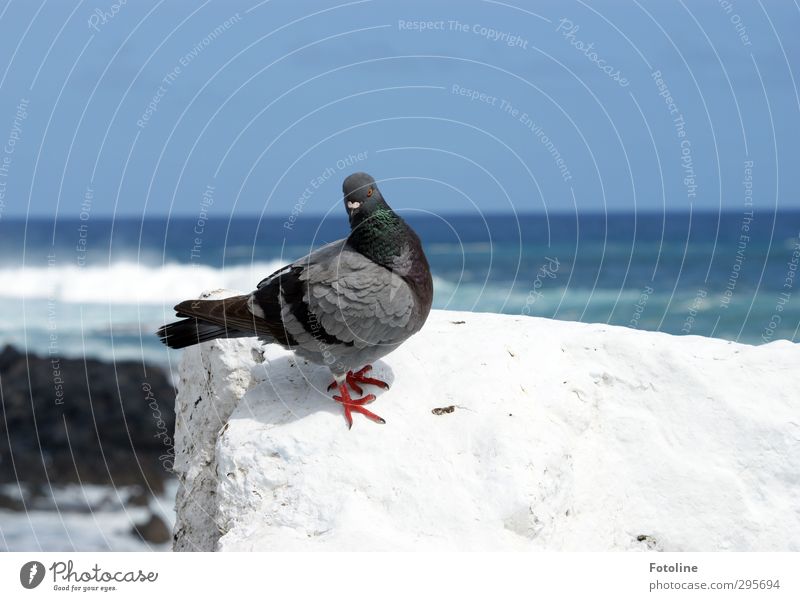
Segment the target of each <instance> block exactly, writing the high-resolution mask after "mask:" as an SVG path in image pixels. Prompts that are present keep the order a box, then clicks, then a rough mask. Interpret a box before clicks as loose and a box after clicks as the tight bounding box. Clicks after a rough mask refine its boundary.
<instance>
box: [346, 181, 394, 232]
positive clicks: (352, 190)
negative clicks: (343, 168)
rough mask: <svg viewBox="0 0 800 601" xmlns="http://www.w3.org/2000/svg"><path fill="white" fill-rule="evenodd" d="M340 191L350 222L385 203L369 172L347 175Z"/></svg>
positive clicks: (359, 218)
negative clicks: (342, 194) (342, 193)
mask: <svg viewBox="0 0 800 601" xmlns="http://www.w3.org/2000/svg"><path fill="white" fill-rule="evenodd" d="M342 192H344V208H345V209H347V215H348V216H349V217H350V223H353V221H354V220H356V221H360V220H361V219H362V218H364V217H366V216H368V215H370V214H371V213H372V212H373V211H374V210H375V209H376V208H378V207H380V206H383V205H384V204H385V203H384V200H383V196H381V191H380V190H378V185H377V184H376V183H375V180H374V179H373V178H372V176H371V175H370V174H369V173H363V172H358V173H353V174H352V175H348V176H347V178H346V179H345V180H344V183H343V184H342Z"/></svg>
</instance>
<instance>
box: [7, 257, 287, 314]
mask: <svg viewBox="0 0 800 601" xmlns="http://www.w3.org/2000/svg"><path fill="white" fill-rule="evenodd" d="M282 264H283V263H282V262H281V261H268V262H263V263H253V264H252V265H236V266H230V267H224V268H215V267H209V266H206V265H191V264H178V263H169V264H166V265H159V266H151V265H143V264H138V263H117V264H114V265H106V266H102V267H101V266H90V267H77V266H72V265H70V266H66V267H61V266H58V267H52V268H50V267H41V266H37V267H3V268H0V297H6V298H26V299H53V300H55V301H63V302H69V303H112V304H131V305H137V304H146V305H150V304H157V305H160V304H163V303H174V302H178V301H181V300H185V299H187V298H193V297H196V296H197V295H198V294H200V293H201V292H203V291H205V290H211V289H214V288H228V289H231V290H243V291H246V290H253V289H254V288H255V287H256V284H258V282H259V281H261V279H263V278H264V277H265V276H267V275H269V274H270V273H272V272H273V271H275V270H276V269H278V268H280V267H281V266H282Z"/></svg>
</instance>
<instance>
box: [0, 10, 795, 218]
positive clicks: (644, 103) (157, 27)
mask: <svg viewBox="0 0 800 601" xmlns="http://www.w3.org/2000/svg"><path fill="white" fill-rule="evenodd" d="M798 31H800V9H798V6H797V4H796V3H795V2H789V1H777V0H772V1H764V0H762V1H758V0H756V1H744V0H730V1H727V0H720V1H714V0H707V1H702V2H695V1H692V2H690V1H688V0H683V1H681V0H677V1H673V0H667V1H664V0H640V1H638V2H637V1H635V0H630V1H622V0H615V1H611V0H605V1H598V2H580V1H578V2H571V1H558V2H555V1H552V2H523V1H522V0H509V1H508V2H499V1H477V0H459V1H458V2H455V1H454V2H432V1H430V0H427V1H410V2H406V1H404V2H391V1H389V0H363V1H350V2H297V1H294V0H271V1H266V2H262V1H259V0H248V1H231V0H225V1H222V0H212V1H209V2H200V1H199V0H198V1H195V2H188V1H184V2H176V1H154V0H135V1H134V0H129V1H128V2H127V3H125V2H123V1H122V0H116V1H115V2H112V1H111V0H105V1H101V0H92V1H86V2H78V1H77V0H74V1H66V0H65V1H59V2H47V3H39V2H35V1H32V0H11V1H8V0H2V3H1V4H0V56H3V62H2V63H0V143H2V144H3V150H2V151H1V152H0V219H2V218H10V217H19V216H24V215H26V214H31V215H52V214H53V213H54V212H56V211H57V213H58V215H59V216H60V217H64V218H78V217H79V216H80V214H81V211H82V210H83V211H85V212H86V211H90V212H91V214H92V215H112V214H117V215H133V216H141V215H142V214H145V215H148V216H151V215H152V216H158V215H165V214H167V213H172V214H180V215H187V216H195V215H197V214H198V213H201V212H206V213H208V214H209V215H223V216H228V215H231V214H234V215H247V214H261V213H262V211H263V212H264V214H265V215H267V216H276V217H284V216H287V215H288V214H290V213H291V211H292V210H293V209H294V210H295V212H297V213H302V214H304V215H313V214H319V213H325V212H327V211H329V210H340V204H339V203H340V198H341V181H342V179H343V178H344V177H345V176H346V175H347V174H348V173H350V172H352V171H358V170H364V171H368V172H370V173H371V174H373V175H374V176H375V177H376V178H377V179H378V180H379V181H382V182H383V183H382V184H381V186H382V189H383V190H384V193H385V195H386V196H387V198H388V199H389V200H390V201H391V202H392V204H393V205H394V206H396V207H401V208H414V209H416V210H422V211H431V212H434V213H437V212H455V211H459V212H467V213H473V212H476V211H492V212H507V211H512V210H516V211H542V210H545V209H546V210H548V211H573V210H575V209H577V210H601V211H602V210H604V209H608V210H634V209H636V210H644V209H646V210H663V209H664V208H667V209H669V210H685V209H688V208H689V207H693V208H695V209H711V210H717V209H719V208H724V209H726V210H732V211H740V210H743V209H744V208H746V207H747V203H748V202H751V203H752V205H753V206H754V208H756V209H773V208H775V207H776V206H777V207H781V208H798V207H800V198H799V195H798V170H799V169H798V159H800V153H799V152H798V150H799V149H798V145H800V98H799V96H798V87H797V84H798V82H800V72H798V64H799V62H800V61H799V59H800V36H798V34H797V32H798Z"/></svg>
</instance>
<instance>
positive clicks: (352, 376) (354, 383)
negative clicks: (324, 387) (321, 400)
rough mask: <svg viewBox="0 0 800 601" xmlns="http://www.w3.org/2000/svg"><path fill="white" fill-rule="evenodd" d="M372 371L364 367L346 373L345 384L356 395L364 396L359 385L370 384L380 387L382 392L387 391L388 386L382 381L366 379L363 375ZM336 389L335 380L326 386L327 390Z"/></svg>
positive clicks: (366, 366) (367, 366)
mask: <svg viewBox="0 0 800 601" xmlns="http://www.w3.org/2000/svg"><path fill="white" fill-rule="evenodd" d="M371 369H372V366H371V365H365V366H364V367H362V368H361V369H359V370H358V371H357V372H352V371H348V372H347V376H346V378H347V384H348V385H349V386H350V388H352V389H353V390H354V391H355V392H356V393H357V394H364V391H363V390H362V389H361V386H359V384H372V385H373V386H380V387H381V388H383V389H384V390H389V385H388V384H387V383H386V382H384V381H383V380H378V379H376V378H368V377H366V376H365V375H364V374H365V373H367V372H368V371H370V370H371ZM334 388H336V380H334V381H333V382H331V383H330V385H329V386H328V390H333V389H334Z"/></svg>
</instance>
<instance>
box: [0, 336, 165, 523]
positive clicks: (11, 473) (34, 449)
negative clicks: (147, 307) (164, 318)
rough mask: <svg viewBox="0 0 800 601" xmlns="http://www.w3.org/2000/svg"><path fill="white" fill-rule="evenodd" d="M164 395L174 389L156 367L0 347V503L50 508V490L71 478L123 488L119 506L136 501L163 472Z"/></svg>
mask: <svg viewBox="0 0 800 601" xmlns="http://www.w3.org/2000/svg"><path fill="white" fill-rule="evenodd" d="M174 403H175V389H174V388H173V386H172V384H171V382H170V380H169V378H168V376H167V374H166V373H165V372H164V371H163V370H162V369H161V368H160V367H158V366H155V365H148V364H143V363H139V362H135V361H118V362H116V363H110V362H105V361H101V360H97V359H83V358H80V359H69V358H61V357H42V356H39V355H36V354H32V353H25V352H23V351H20V350H18V349H16V348H14V347H11V346H5V347H4V348H3V349H2V350H1V351H0V414H2V420H0V508H2V509H6V510H18V511H23V510H25V509H26V508H27V509H30V508H36V507H48V506H53V505H54V503H53V502H51V501H53V499H49V497H50V496H51V492H52V491H53V488H54V487H55V488H59V487H63V486H69V485H74V484H78V485H80V486H82V487H85V486H87V485H105V486H108V487H111V488H112V489H117V490H124V491H125V494H124V495H122V497H121V498H122V501H123V503H125V504H126V505H127V504H128V503H130V504H131V505H136V504H138V505H139V506H141V505H142V504H146V503H147V500H148V499H150V498H152V497H153V496H154V495H158V494H160V493H162V492H163V491H164V488H165V484H166V483H167V482H168V480H169V479H171V478H172V474H171V472H172V467H173V462H174V447H173V436H174V431H175V413H174ZM55 509H59V508H58V507H57V503H55V506H54V507H53V510H55ZM86 509H88V510H90V511H91V510H92V509H93V508H92V507H91V504H88V506H87V508H86Z"/></svg>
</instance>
